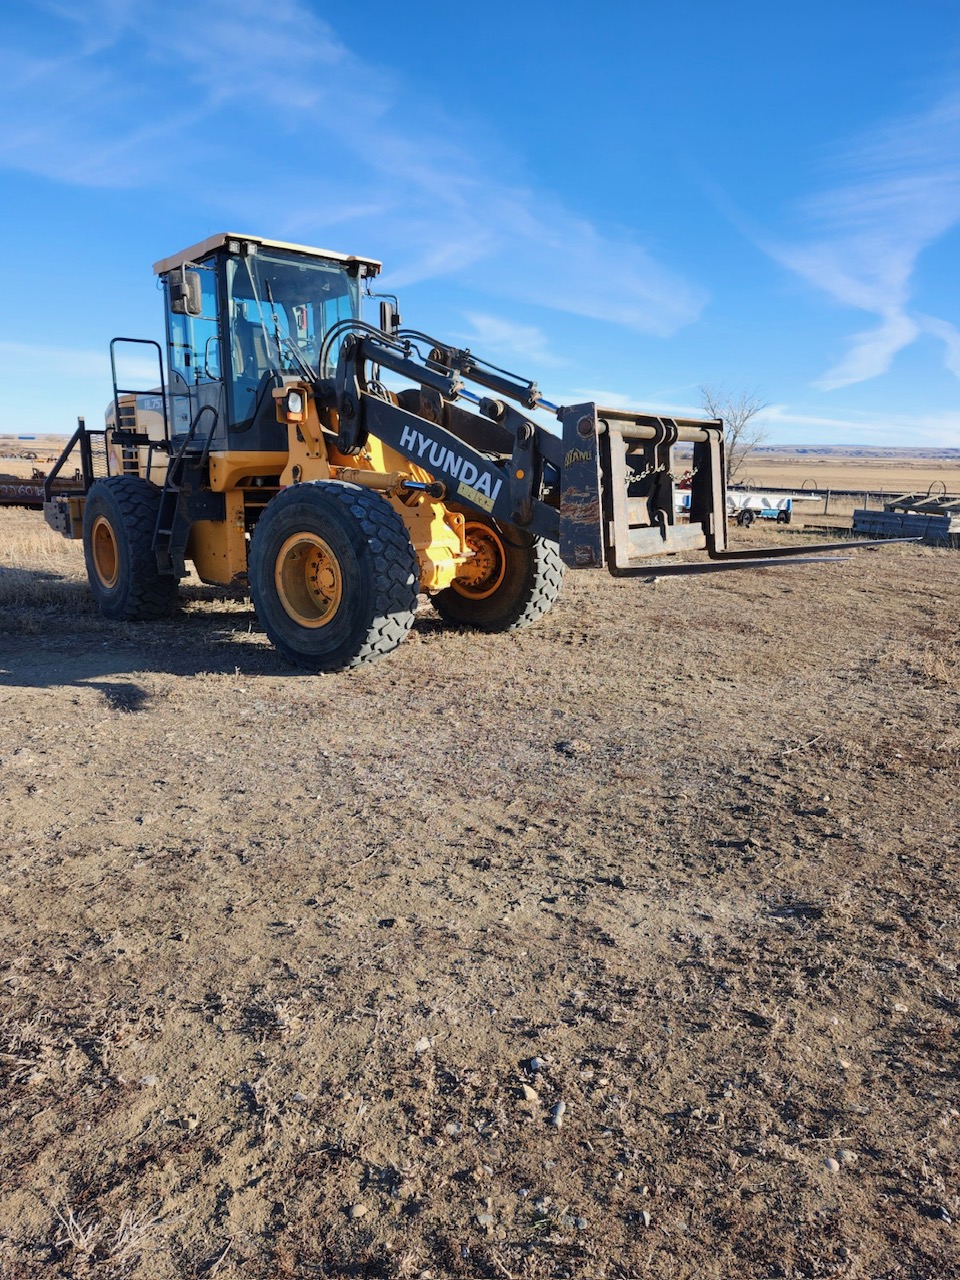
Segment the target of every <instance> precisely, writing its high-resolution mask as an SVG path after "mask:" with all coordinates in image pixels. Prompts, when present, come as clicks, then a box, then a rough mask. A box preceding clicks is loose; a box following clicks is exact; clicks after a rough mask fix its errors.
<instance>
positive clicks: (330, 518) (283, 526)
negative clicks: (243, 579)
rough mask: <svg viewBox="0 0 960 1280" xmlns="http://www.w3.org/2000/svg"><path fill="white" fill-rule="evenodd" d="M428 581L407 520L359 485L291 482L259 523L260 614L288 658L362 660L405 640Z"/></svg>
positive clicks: (255, 571)
mask: <svg viewBox="0 0 960 1280" xmlns="http://www.w3.org/2000/svg"><path fill="white" fill-rule="evenodd" d="M419 581H420V574H419V568H418V565H417V557H416V553H415V552H414V549H413V546H412V545H411V542H410V536H409V534H408V533H407V528H406V525H405V524H404V523H403V520H402V519H401V517H400V516H399V515H398V514H397V512H396V511H394V509H393V507H391V506H390V504H389V503H388V502H387V501H386V500H385V499H384V498H382V497H380V495H379V494H377V493H373V492H371V491H370V490H369V489H362V488H361V487H360V486H359V485H355V484H344V483H342V482H341V481H336V480H316V481H312V482H310V483H307V484H298V485H292V486H291V487H290V488H288V489H284V490H282V491H281V492H280V493H279V494H278V495H277V496H276V497H275V498H274V499H273V500H272V501H271V502H270V503H269V504H268V505H267V508H266V510H265V511H264V513H263V515H262V516H261V517H260V519H259V521H258V522H257V527H256V529H255V530H254V534H253V543H252V546H251V549H250V594H251V597H252V599H253V605H254V608H255V609H256V611H257V617H258V618H259V619H260V622H261V623H262V625H263V629H264V631H266V633H267V635H268V636H269V637H270V640H271V641H272V642H273V644H274V646H275V647H276V649H277V650H278V651H279V652H280V653H281V654H282V655H283V657H284V658H286V659H287V661H288V662H291V663H293V664H294V665H295V666H299V667H306V668H308V669H309V670H311V671H342V670H344V669H345V668H348V667H359V666H363V665H364V664H366V663H369V662H374V661H376V660H377V659H378V658H382V657H385V656H386V654H388V653H391V652H392V651H393V650H394V649H396V647H397V646H398V645H399V644H400V643H401V642H402V641H403V639H404V638H405V636H406V635H407V632H408V631H409V630H410V628H411V626H412V625H413V617H414V613H415V611H416V607H417V593H418V590H419Z"/></svg>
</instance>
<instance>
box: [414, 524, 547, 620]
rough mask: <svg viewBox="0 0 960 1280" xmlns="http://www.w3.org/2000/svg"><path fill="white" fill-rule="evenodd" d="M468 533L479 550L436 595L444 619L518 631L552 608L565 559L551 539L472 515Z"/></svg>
mask: <svg viewBox="0 0 960 1280" xmlns="http://www.w3.org/2000/svg"><path fill="white" fill-rule="evenodd" d="M466 535H467V542H468V543H469V545H470V546H471V547H473V549H474V552H475V554H474V557H473V559H472V560H471V561H468V563H467V565H466V566H465V569H466V572H464V573H463V576H462V577H461V578H459V579H457V580H456V581H454V582H453V583H452V584H451V585H450V586H449V587H445V588H444V589H443V591H438V592H437V594H436V595H435V596H433V597H432V603H433V607H434V608H435V609H436V611H437V613H439V615H440V617H441V618H443V620H444V622H449V623H452V624H453V625H454V626H459V627H472V628H473V629H474V630H476V631H487V632H491V633H493V632H503V631H519V630H520V629H521V627H529V626H530V624H531V623H533V622H536V621H537V619H538V618H542V617H543V615H544V614H545V613H548V612H549V611H550V609H551V608H552V607H553V604H554V601H555V600H556V599H557V597H558V596H559V595H560V588H561V586H562V585H563V561H562V560H561V559H560V556H559V554H558V553H557V549H556V547H555V546H554V545H553V543H552V542H547V541H546V540H545V539H544V538H535V537H533V535H532V534H529V533H526V532H524V530H522V529H517V528H515V527H514V526H512V525H510V526H507V527H506V528H501V527H500V526H499V525H497V524H495V523H494V522H493V521H492V520H483V519H481V517H480V516H478V515H475V514H473V513H471V514H470V515H468V516H467V526H466ZM468 575H469V576H468Z"/></svg>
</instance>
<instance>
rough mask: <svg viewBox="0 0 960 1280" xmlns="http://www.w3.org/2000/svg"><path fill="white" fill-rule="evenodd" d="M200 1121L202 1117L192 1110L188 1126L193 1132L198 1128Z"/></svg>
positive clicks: (188, 1117)
mask: <svg viewBox="0 0 960 1280" xmlns="http://www.w3.org/2000/svg"><path fill="white" fill-rule="evenodd" d="M199 1123H200V1117H199V1116H198V1115H195V1114H194V1113H193V1112H192V1111H191V1113H190V1114H189V1115H188V1116H187V1128H188V1129H189V1130H190V1131H191V1132H192V1131H193V1130H194V1129H196V1127H197V1126H198V1125H199Z"/></svg>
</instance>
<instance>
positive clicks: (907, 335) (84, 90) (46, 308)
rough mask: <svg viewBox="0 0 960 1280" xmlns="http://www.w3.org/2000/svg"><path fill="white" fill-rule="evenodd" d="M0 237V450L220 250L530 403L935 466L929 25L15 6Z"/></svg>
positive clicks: (933, 61)
mask: <svg viewBox="0 0 960 1280" xmlns="http://www.w3.org/2000/svg"><path fill="white" fill-rule="evenodd" d="M0 227H2V229H3V233H4V235H3V243H4V247H5V254H4V270H3V277H4V305H3V307H2V309H0V432H7V431H13V432H20V433H30V432H34V431H45V430H46V431H69V430H72V428H73V425H74V423H75V419H76V416H77V414H81V413H82V414H84V415H86V417H87V420H88V422H89V423H91V424H95V423H99V422H100V421H101V420H102V414H103V409H104V406H105V404H106V401H107V400H108V398H109V395H110V389H109V388H110V382H109V366H108V362H107V355H106V352H107V346H108V343H109V340H110V338H111V337H113V336H116V335H125V336H137V337H157V338H159V337H160V336H161V335H162V317H161V306H160V295H159V294H158V293H157V292H156V289H155V280H154V277H153V274H152V269H151V268H152V263H153V262H154V261H155V260H157V259H158V258H160V257H164V256H166V255H168V254H171V253H173V252H175V251H176V250H178V249H180V248H183V247H185V246H187V245H189V244H192V243H194V242H196V241H198V240H201V239H202V238H204V237H205V236H206V235H209V234H212V233H214V232H218V231H225V230H237V231H248V232H251V233H254V234H260V235H265V236H270V237H273V238H277V239H285V240H293V241H299V242H303V243H307V244H315V245H322V246H324V247H328V248H332V249H337V250H340V251H343V252H348V253H359V254H365V255H369V256H372V257H377V258H380V259H382V260H383V262H384V265H385V271H384V275H383V277H382V278H381V280H382V284H383V287H385V288H388V289H394V290H396V291H397V292H399V293H400V295H401V302H402V311H403V316H404V321H405V322H406V323H408V324H411V325H415V326H416V327H417V328H420V329H425V330H427V331H429V332H433V333H435V334H436V335H437V336H438V337H440V338H442V339H445V340H448V341H451V342H458V343H460V344H462V345H468V346H470V347H471V348H472V349H473V350H475V351H476V352H477V353H478V354H481V355H484V356H486V357H488V358H489V359H491V360H493V361H495V362H496V363H499V364H504V365H506V367H508V368H511V369H514V370H515V371H517V372H518V373H521V374H523V375H524V376H529V377H533V378H536V379H537V380H538V381H539V382H540V385H541V387H542V388H543V390H544V392H545V393H546V394H547V395H548V396H549V397H550V398H551V399H553V400H556V401H565V402H571V401H573V400H574V399H576V400H583V399H587V398H596V399H598V400H600V401H601V402H603V403H606V404H611V405H620V404H623V405H633V406H635V407H638V408H647V409H658V410H674V411H677V412H681V411H683V412H690V411H695V410H696V409H697V406H698V403H699V390H698V389H699V387H700V386H701V385H702V384H705V383H706V384H710V385H712V386H714V387H726V388H727V389H728V390H729V391H730V392H732V393H739V392H740V391H744V390H747V391H751V392H756V393H757V394H759V396H760V397H761V398H763V399H764V400H766V401H768V403H769V408H768V410H767V412H766V415H765V417H766V423H767V427H768V432H769V440H770V442H771V443H803V442H806V443H812V442H824V443H836V444H903V445H914V446H923V445H952V446H960V328H958V327H957V326H958V325H960V315H958V309H960V304H958V294H957V280H958V265H960V6H958V5H957V4H956V2H955V0H911V2H909V3H908V2H906V0H902V2H901V0H857V2H853V0H832V3H824V2H822V0H805V3H804V4H802V5H800V4H795V5H774V4H771V3H770V2H769V0H764V2H763V3H759V2H754V0H730V3H727V4H722V5H721V4H718V3H708V2H707V0H700V2H699V3H698V2H696V0H672V2H669V3H668V2H667V0H649V2H644V0H635V2H634V3H626V2H624V0H604V2H603V3H597V2H596V0H594V2H593V3H586V2H583V0H553V2H552V3H549V4H547V3H540V2H539V0H536V2H533V3H529V2H528V3H513V4H506V3H503V0H490V2H489V3H487V4H483V5H473V6H469V7H463V8H462V9H461V8H459V7H458V6H456V5H451V4H450V3H449V0H443V2H442V3H441V2H440V0H411V2H410V3H407V4H403V5H400V4H396V3H392V4H386V3H383V2H382V0H367V2H366V3H365V4H363V5H356V6H347V5H343V4H339V5H333V4H327V3H321V2H319V0H269V2H268V0H234V2H232V3H227V2H225V0H223V2H221V0H206V2H205V0H191V2H190V3H186V2H185V0H165V2H164V3H162V4H160V3H153V0H84V3H74V2H73V0H50V2H49V3H41V2H38V0H33V2H30V0H27V2H26V3H21V4H10V5H6V6H4V8H3V13H2V15H0Z"/></svg>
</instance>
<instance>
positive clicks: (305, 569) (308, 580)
mask: <svg viewBox="0 0 960 1280" xmlns="http://www.w3.org/2000/svg"><path fill="white" fill-rule="evenodd" d="M274 581H275V582H276V586H277V594H278V596H279V597H280V603H281V604H282V605H283V607H284V609H285V610H286V612H287V614H288V616H289V617H291V618H292V619H293V621H294V622H295V623H297V625H298V626H301V627H325V626H326V625H327V623H328V622H330V621H331V620H332V619H333V617H334V615H335V614H336V612H337V610H338V609H339V608H340V602H341V600H342V599H343V577H342V575H341V573H340V564H339V562H338V561H337V557H336V556H335V555H334V554H333V552H332V551H331V550H330V547H329V545H328V543H326V542H324V540H323V538H320V537H318V536H317V534H315V533H295V534H294V535H293V536H292V537H290V538H288V539H287V540H286V542H285V543H284V544H283V546H282V547H281V548H280V554H279V555H278V556H277V564H276V569H275V571H274Z"/></svg>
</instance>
